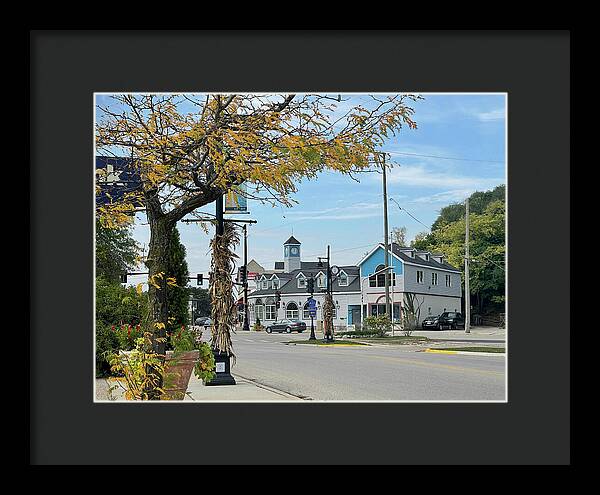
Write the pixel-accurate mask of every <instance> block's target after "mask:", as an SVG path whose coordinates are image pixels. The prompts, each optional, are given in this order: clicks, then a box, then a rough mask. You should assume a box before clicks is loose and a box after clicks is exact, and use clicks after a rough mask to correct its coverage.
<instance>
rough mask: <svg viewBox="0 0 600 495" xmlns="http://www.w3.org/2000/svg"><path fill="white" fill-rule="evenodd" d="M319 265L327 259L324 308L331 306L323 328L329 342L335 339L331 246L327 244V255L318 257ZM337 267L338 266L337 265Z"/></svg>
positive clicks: (326, 312) (324, 319)
mask: <svg viewBox="0 0 600 495" xmlns="http://www.w3.org/2000/svg"><path fill="white" fill-rule="evenodd" d="M318 260H319V266H323V260H327V270H326V272H327V276H326V279H327V283H326V285H325V303H324V304H323V310H324V311H325V307H327V308H329V309H328V310H327V311H325V314H326V317H325V318H323V326H324V328H323V330H324V333H325V340H326V341H327V342H332V341H333V321H332V316H333V315H332V314H331V313H330V311H331V308H332V305H333V296H332V284H331V282H332V277H331V266H330V251H329V246H327V257H326V258H325V257H321V256H319V257H318ZM336 268H337V267H336Z"/></svg>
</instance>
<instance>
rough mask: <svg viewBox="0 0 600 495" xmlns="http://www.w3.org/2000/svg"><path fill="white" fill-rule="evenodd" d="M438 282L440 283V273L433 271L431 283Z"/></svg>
mask: <svg viewBox="0 0 600 495" xmlns="http://www.w3.org/2000/svg"><path fill="white" fill-rule="evenodd" d="M437 284H438V274H437V273H432V274H431V285H437Z"/></svg>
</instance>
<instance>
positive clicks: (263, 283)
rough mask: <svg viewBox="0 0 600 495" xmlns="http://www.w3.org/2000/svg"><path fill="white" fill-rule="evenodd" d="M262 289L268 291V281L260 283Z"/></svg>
mask: <svg viewBox="0 0 600 495" xmlns="http://www.w3.org/2000/svg"><path fill="white" fill-rule="evenodd" d="M262 288H263V289H268V288H269V281H268V280H263V281H262Z"/></svg>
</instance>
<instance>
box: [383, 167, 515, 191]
mask: <svg viewBox="0 0 600 495" xmlns="http://www.w3.org/2000/svg"><path fill="white" fill-rule="evenodd" d="M387 180H388V183H390V184H402V185H404V186H418V187H431V188H439V189H447V188H449V187H450V188H452V189H473V190H477V189H482V188H483V189H488V188H489V187H490V186H492V187H493V186H495V185H497V184H500V183H502V182H503V179H497V178H482V177H468V176H459V175H454V174H452V175H451V174H448V173H445V172H434V171H431V170H427V169H426V168H425V167H424V166H422V165H414V166H413V165H404V166H401V167H396V168H393V169H392V170H390V172H389V174H388V178H387Z"/></svg>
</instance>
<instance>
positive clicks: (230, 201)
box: [223, 184, 250, 213]
mask: <svg viewBox="0 0 600 495" xmlns="http://www.w3.org/2000/svg"><path fill="white" fill-rule="evenodd" d="M245 192H246V185H245V184H240V185H239V186H234V187H232V188H231V189H230V190H229V191H227V193H226V194H225V209H224V211H223V213H250V212H249V211H248V200H247V199H246V197H245V196H244V193H245Z"/></svg>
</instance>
